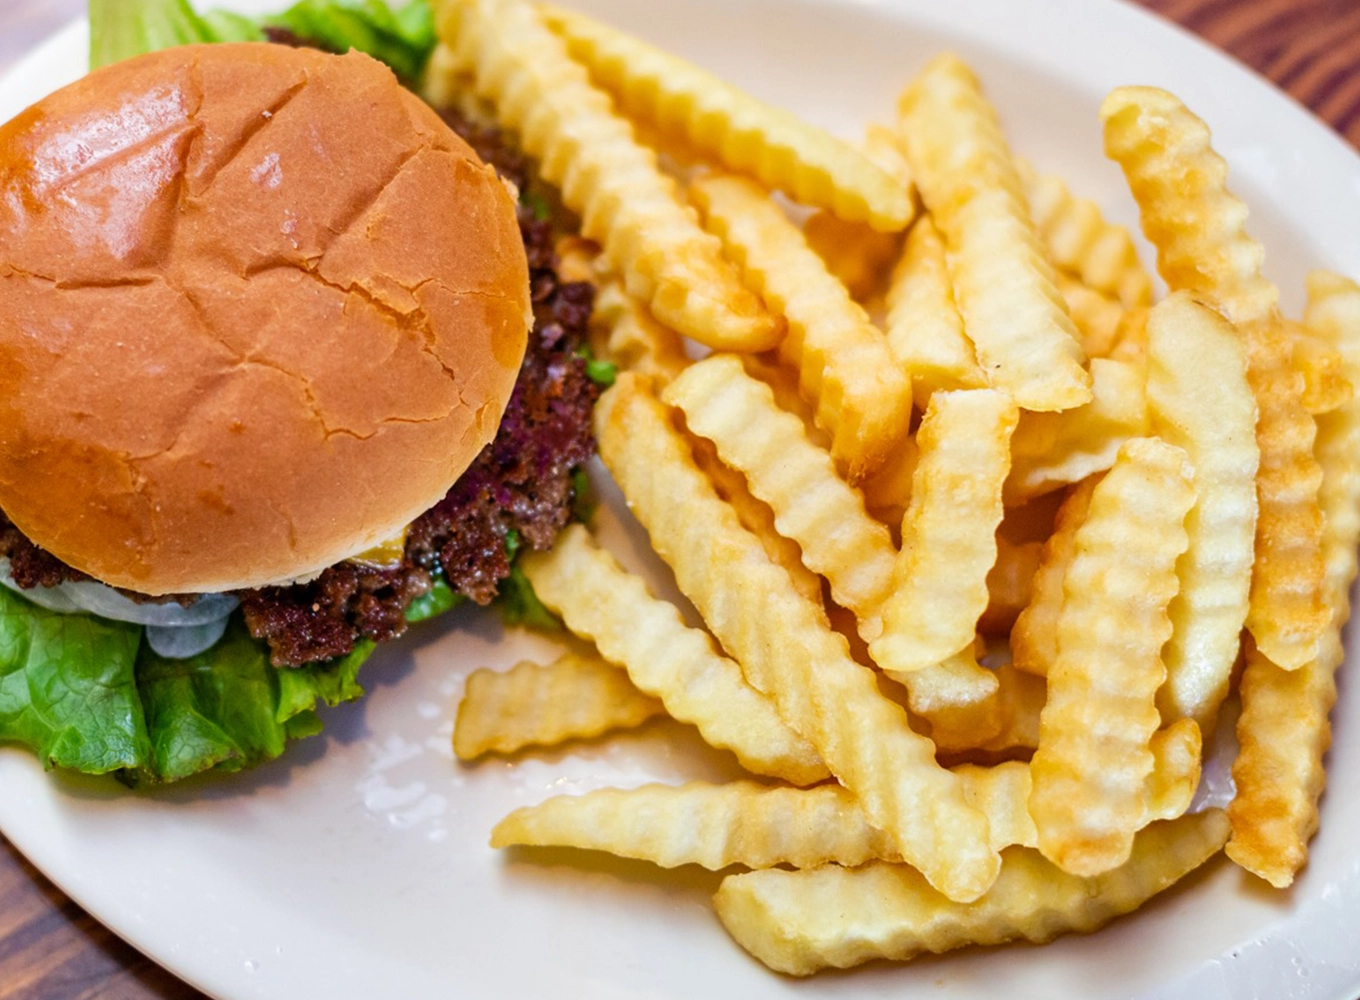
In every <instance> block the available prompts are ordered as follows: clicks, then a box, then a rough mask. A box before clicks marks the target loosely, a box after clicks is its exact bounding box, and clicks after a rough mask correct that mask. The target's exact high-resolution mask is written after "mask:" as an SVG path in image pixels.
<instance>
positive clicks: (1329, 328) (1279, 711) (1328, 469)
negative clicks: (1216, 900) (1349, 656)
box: [1228, 271, 1360, 888]
mask: <svg viewBox="0 0 1360 1000" xmlns="http://www.w3.org/2000/svg"><path fill="white" fill-rule="evenodd" d="M1305 320H1306V322H1307V323H1308V325H1309V326H1310V327H1313V328H1314V329H1317V330H1322V331H1325V332H1326V335H1327V336H1328V338H1329V339H1330V340H1331V341H1332V342H1333V343H1335V344H1336V346H1337V348H1338V349H1339V350H1340V352H1341V357H1342V358H1343V360H1344V365H1345V368H1344V372H1345V375H1346V378H1347V380H1348V381H1350V382H1351V383H1352V384H1360V286H1357V285H1356V284H1355V282H1353V281H1350V280H1349V279H1346V278H1342V277H1340V276H1338V275H1334V274H1328V273H1326V272H1321V271H1320V272H1316V273H1314V274H1311V275H1309V277H1308V310H1307V313H1306V314H1305ZM1317 422H1318V435H1317V445H1316V449H1317V457H1318V461H1319V463H1320V464H1321V466H1322V470H1323V476H1322V488H1321V490H1320V491H1319V493H1318V499H1319V501H1320V503H1321V506H1322V511H1323V514H1324V523H1325V525H1326V529H1325V531H1324V532H1323V536H1322V540H1323V558H1324V564H1325V566H1326V568H1327V573H1326V577H1325V588H1324V593H1325V597H1326V602H1327V606H1328V607H1329V608H1330V610H1331V621H1330V624H1329V625H1328V627H1327V629H1326V631H1325V632H1324V633H1323V635H1322V641H1321V644H1320V646H1319V650H1318V655H1317V657H1316V658H1315V659H1314V660H1313V661H1312V662H1310V663H1307V664H1305V665H1304V666H1303V667H1301V668H1299V669H1298V670H1295V671H1284V670H1280V669H1279V668H1277V667H1276V666H1275V665H1274V664H1272V663H1270V662H1269V661H1268V660H1266V659H1264V658H1262V657H1260V656H1257V655H1254V654H1253V651H1252V649H1251V647H1250V645H1248V648H1247V654H1248V655H1247V666H1246V669H1245V670H1244V671H1243V674H1242V684H1241V695H1242V714H1241V716H1240V717H1239V718H1238V722H1237V740H1238V744H1239V745H1240V747H1241V749H1240V750H1239V752H1238V756H1237V760H1236V761H1235V762H1234V763H1233V781H1234V782H1235V784H1236V786H1237V796H1236V797H1235V798H1234V799H1233V801H1232V803H1231V804H1230V805H1229V808H1228V817H1229V818H1230V819H1231V820H1232V830H1233V833H1232V840H1231V841H1229V845H1228V857H1230V858H1232V859H1233V860H1234V861H1236V862H1237V863H1238V864H1239V865H1241V866H1242V867H1243V868H1246V869H1247V870H1248V871H1251V872H1254V873H1255V874H1257V875H1259V876H1260V877H1261V878H1263V879H1265V880H1266V881H1267V882H1269V883H1271V884H1272V885H1274V886H1277V887H1280V888H1283V887H1284V886H1287V885H1289V884H1290V883H1291V882H1292V881H1293V880H1294V875H1295V874H1296V873H1297V872H1298V871H1299V869H1300V868H1302V867H1303V865H1304V863H1305V862H1306V861H1307V859H1308V842H1309V840H1310V839H1312V836H1313V834H1314V833H1315V832H1316V831H1317V826H1318V799H1319V798H1320V797H1321V795H1322V789H1323V787H1324V785H1325V784H1326V781H1327V772H1326V770H1325V769H1324V768H1323V755H1324V754H1325V753H1326V752H1327V747H1328V746H1329V745H1330V744H1331V727H1330V725H1329V724H1328V721H1327V716H1328V714H1329V713H1330V712H1331V709H1332V705H1333V704H1334V703H1335V701H1336V682H1335V673H1336V670H1337V668H1338V667H1339V666H1340V665H1341V663H1342V661H1343V660H1344V659H1345V649H1344V647H1343V645H1342V637H1341V630H1342V627H1343V626H1344V625H1345V624H1346V621H1347V619H1348V618H1349V617H1350V599H1349V595H1350V587H1351V582H1352V581H1353V580H1354V579H1355V573H1356V546H1357V544H1360V457H1357V456H1360V400H1356V399H1352V400H1351V401H1350V402H1348V403H1346V404H1345V405H1344V406H1342V407H1340V408H1339V409H1336V410H1334V411H1332V412H1330V413H1325V414H1322V415H1321V416H1319V417H1318V418H1317Z"/></svg>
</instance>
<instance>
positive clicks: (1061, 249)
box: [1016, 160, 1152, 353]
mask: <svg viewBox="0 0 1360 1000" xmlns="http://www.w3.org/2000/svg"><path fill="white" fill-rule="evenodd" d="M1016 166H1017V167H1018V168H1019V171H1020V178H1021V180H1022V181H1023V183H1024V186H1025V196H1026V198H1027V199H1028V201H1029V210H1030V215H1031V216H1033V218H1034V228H1035V229H1036V230H1037V231H1038V233H1039V240H1040V242H1041V243H1043V245H1044V249H1045V250H1046V251H1047V252H1048V258H1049V260H1051V261H1052V262H1053V263H1054V265H1055V266H1056V267H1058V268H1060V269H1061V270H1063V271H1066V272H1068V273H1069V274H1071V275H1072V276H1073V277H1074V278H1077V279H1078V280H1079V281H1080V282H1081V283H1082V284H1083V285H1085V286H1086V287H1088V288H1090V289H1091V290H1093V291H1096V292H1099V293H1101V294H1102V295H1105V296H1109V297H1110V298H1112V299H1114V300H1115V301H1116V302H1118V303H1119V305H1120V306H1122V307H1123V308H1125V309H1135V308H1138V307H1139V306H1150V305H1152V278H1151V276H1149V275H1148V273H1147V270H1146V269H1145V268H1144V267H1143V265H1142V263H1141V262H1140V261H1139V260H1138V249H1137V248H1136V247H1135V246H1134V245H1133V237H1132V235H1130V233H1129V231H1128V230H1127V229H1125V228H1124V227H1123V226H1117V225H1115V224H1114V223H1111V222H1107V221H1106V220H1105V217H1104V216H1103V215H1102V214H1101V212H1100V207H1099V206H1098V205H1096V203H1095V202H1093V201H1088V200H1086V199H1085V198H1077V197H1075V196H1073V194H1072V192H1071V191H1069V190H1068V188H1067V183H1066V182H1065V181H1064V180H1063V179H1062V178H1061V177H1055V176H1053V175H1052V174H1040V173H1038V172H1037V171H1036V170H1035V169H1034V168H1033V167H1032V166H1030V165H1029V164H1028V163H1025V162H1024V161H1023V160H1020V161H1017V163H1016ZM1068 301H1069V303H1070V301H1071V300H1070V299H1069V300H1068ZM1072 318H1073V319H1074V320H1076V315H1075V314H1074V315H1073V317H1072ZM1077 325H1078V326H1081V323H1080V321H1079V320H1078V321H1077ZM1088 353H1089V352H1088Z"/></svg>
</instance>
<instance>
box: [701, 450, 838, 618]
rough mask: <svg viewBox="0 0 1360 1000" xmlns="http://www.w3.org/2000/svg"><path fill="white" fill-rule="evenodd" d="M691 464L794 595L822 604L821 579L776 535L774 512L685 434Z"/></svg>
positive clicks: (715, 452)
mask: <svg viewBox="0 0 1360 1000" xmlns="http://www.w3.org/2000/svg"><path fill="white" fill-rule="evenodd" d="M685 436H686V438H687V439H688V440H689V444H690V451H691V452H692V453H693V455H694V464H695V465H697V466H698V467H699V469H700V471H701V472H703V474H704V475H705V476H707V477H708V481H709V482H710V483H711V484H712V485H713V489H714V490H715V491H716V492H717V494H718V496H719V497H721V498H722V499H724V500H726V501H727V503H728V506H730V507H731V508H732V511H733V513H735V514H736V515H737V520H738V521H740V522H741V526H742V527H743V528H745V529H746V530H747V531H749V532H750V533H751V534H753V535H755V536H756V537H757V538H758V539H760V544H761V545H762V546H763V547H764V549H765V554H766V555H768V556H769V557H770V560H771V561H772V562H775V563H778V564H779V565H780V566H783V567H784V569H785V570H787V571H788V574H789V578H790V579H792V580H793V585H794V587H796V588H797V590H798V592H799V593H800V594H802V595H803V596H804V597H806V598H807V599H808V600H809V601H812V602H813V603H814V604H821V603H822V578H821V577H820V576H818V575H817V574H816V573H814V572H813V571H812V570H810V569H808V568H807V566H805V565H804V564H803V550H802V549H801V548H800V547H799V545H798V543H797V542H796V541H795V540H794V539H792V538H788V537H786V536H784V535H781V534H780V533H779V529H778V527H776V525H775V515H774V511H773V510H772V509H771V508H770V505H769V504H767V503H766V502H765V501H764V500H762V499H760V497H758V496H756V495H755V494H754V493H752V492H751V487H750V486H749V484H748V483H747V482H746V476H745V475H744V474H743V473H742V472H741V471H740V470H739V469H734V468H732V467H731V466H730V465H727V464H726V463H725V462H723V460H722V459H721V458H720V457H718V449H717V448H715V447H714V446H713V442H712V441H710V440H708V438H705V437H700V436H698V435H697V434H693V433H689V432H688V431H687V432H686V435H685Z"/></svg>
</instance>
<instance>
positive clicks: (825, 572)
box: [661, 354, 897, 640]
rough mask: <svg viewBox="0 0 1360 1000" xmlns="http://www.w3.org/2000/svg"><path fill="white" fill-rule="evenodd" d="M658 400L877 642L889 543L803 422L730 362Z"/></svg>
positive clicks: (690, 376)
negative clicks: (736, 478) (741, 480)
mask: <svg viewBox="0 0 1360 1000" xmlns="http://www.w3.org/2000/svg"><path fill="white" fill-rule="evenodd" d="M661 398H662V400H663V401H664V402H666V403H668V404H670V405H672V406H675V407H678V408H679V409H680V410H681V411H682V412H683V413H684V415H685V424H686V426H687V427H688V428H689V430H690V431H691V432H693V433H695V434H698V435H700V436H701V437H704V438H707V439H708V440H710V441H712V442H713V444H714V445H715V446H716V448H717V450H718V455H719V457H720V458H721V459H722V461H723V462H725V463H726V464H728V465H730V466H732V467H733V468H735V469H739V470H740V471H741V473H742V474H743V475H744V476H745V477H746V482H747V485H748V486H749V487H750V490H751V492H752V493H753V494H754V495H755V496H757V497H759V498H760V499H761V500H763V501H765V502H766V503H767V504H769V505H770V507H771V509H772V510H773V511H774V524H775V527H776V528H777V529H778V531H779V533H780V534H781V535H783V536H784V537H785V538H791V539H793V540H794V541H795V542H797V543H798V545H799V546H800V547H801V549H802V556H803V562H804V563H805V564H806V565H807V567H808V568H809V569H811V570H813V571H814V572H816V573H820V574H821V575H822V576H824V577H825V578H826V580H827V582H828V583H829V584H830V585H831V596H832V597H833V598H834V599H835V601H836V603H837V604H839V605H841V606H842V607H844V608H848V609H849V610H850V611H853V612H854V613H855V617H856V619H858V621H859V622H860V633H861V635H863V636H864V637H865V638H866V640H868V639H872V638H874V637H875V636H877V635H878V633H879V631H880V628H881V625H880V621H879V618H878V613H879V609H880V608H881V606H882V604H883V600H884V598H885V597H886V596H887V594H888V588H889V587H890V586H891V585H892V580H893V562H894V559H895V557H896V554H897V553H896V551H895V550H894V548H893V544H892V538H891V537H890V536H889V534H888V529H887V528H885V527H884V526H883V525H881V524H879V523H878V522H877V521H875V520H873V519H872V518H871V517H869V515H868V514H867V513H866V512H865V510H864V499H863V497H861V496H860V495H859V494H858V493H857V492H856V491H855V490H854V489H853V488H852V487H850V486H848V485H846V484H845V483H844V482H843V481H842V480H841V479H840V477H839V476H837V475H836V467H835V465H834V464H833V463H832V461H831V456H830V455H828V454H827V453H826V452H824V451H822V450H821V449H820V448H818V447H817V446H816V445H814V444H812V443H811V442H810V441H808V440H807V438H806V437H804V435H803V424H802V421H800V420H799V419H798V418H797V417H795V416H794V415H793V414H791V413H786V412H784V411H783V410H781V409H779V408H778V406H776V405H775V401H774V394H773V393H772V392H771V391H770V389H769V387H768V386H767V385H765V383H763V382H761V381H759V380H758V379H754V378H751V376H749V375H747V374H746V372H745V370H744V369H743V368H742V363H741V361H740V359H738V358H735V357H733V356H732V355H723V354H714V355H710V356H709V357H707V358H705V359H704V360H703V361H699V362H697V363H696V364H694V365H692V366H691V367H690V368H689V369H688V370H687V371H686V372H685V373H684V374H683V375H681V376H680V377H679V378H677V379H676V380H675V381H674V382H672V383H671V384H670V385H668V386H667V387H666V388H665V390H664V391H663V392H662V393H661Z"/></svg>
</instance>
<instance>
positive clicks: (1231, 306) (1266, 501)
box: [1101, 87, 1328, 670]
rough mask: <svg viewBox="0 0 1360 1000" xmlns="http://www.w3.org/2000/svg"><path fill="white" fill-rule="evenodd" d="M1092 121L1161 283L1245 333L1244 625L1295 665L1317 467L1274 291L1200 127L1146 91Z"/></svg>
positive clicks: (1304, 617)
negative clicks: (1249, 554) (1251, 445)
mask: <svg viewBox="0 0 1360 1000" xmlns="http://www.w3.org/2000/svg"><path fill="white" fill-rule="evenodd" d="M1101 118H1102V119H1103V120H1104V122H1105V152H1106V154H1107V155H1108V156H1110V157H1111V158H1112V159H1114V160H1116V161H1117V162H1118V163H1119V165H1120V166H1121V167H1122V168H1123V170H1124V175H1125V177H1126V178H1127V179H1128V183H1129V188H1130V190H1131V191H1132V192H1133V196H1134V198H1135V199H1136V200H1137V202H1138V207H1139V210H1140V212H1141V214H1142V220H1143V231H1144V233H1146V234H1147V237H1148V239H1149V240H1150V241H1151V242H1152V244H1153V245H1154V246H1155V247H1156V248H1157V266H1158V269H1159V270H1160V271H1161V273H1162V277H1163V278H1165V279H1166V283H1167V285H1168V287H1169V288H1170V289H1171V290H1172V291H1178V290H1182V289H1184V290H1186V291H1189V292H1191V293H1193V294H1195V295H1197V296H1199V297H1201V298H1204V299H1207V300H1208V301H1209V302H1210V303H1211V304H1212V305H1214V306H1216V307H1217V308H1218V309H1219V311H1220V312H1222V313H1223V315H1225V316H1226V317H1227V318H1228V319H1229V320H1231V321H1232V322H1233V323H1234V324H1235V325H1236V326H1237V327H1238V328H1239V329H1240V330H1241V331H1242V333H1243V335H1244V337H1245V338H1246V343H1247V379H1248V380H1249V381H1250V383H1251V387H1252V392H1253V393H1254V394H1255V396H1256V404H1257V408H1258V410H1259V417H1258V420H1257V424H1256V439H1257V442H1258V444H1259V446H1260V452H1261V464H1260V472H1259V475H1258V478H1257V482H1256V492H1257V502H1258V516H1257V520H1256V562H1255V566H1254V569H1253V572H1252V581H1251V604H1250V608H1249V610H1248V612H1247V628H1248V629H1249V630H1250V631H1251V634H1252V636H1253V637H1254V638H1255V640H1256V643H1257V647H1258V648H1259V650H1260V652H1261V653H1262V654H1264V655H1265V656H1267V657H1269V658H1270V660H1271V661H1272V662H1274V663H1276V664H1278V665H1279V666H1281V667H1284V668H1285V669H1286V670H1293V669H1296V668H1298V667H1300V666H1302V665H1303V664H1304V663H1306V662H1308V660H1310V659H1311V658H1312V657H1313V655H1314V654H1315V653H1316V652H1317V648H1318V641H1319V638H1320V637H1321V635H1322V632H1323V631H1324V629H1325V628H1326V625H1327V621H1328V612H1327V608H1326V605H1325V603H1324V601H1323V599H1322V585H1323V583H1322V577H1323V566H1322V557H1321V554H1320V553H1321V542H1322V530H1323V525H1322V515H1321V513H1320V511H1319V509H1318V502H1317V491H1318V484H1319V483H1320V482H1321V479H1322V473H1321V470H1320V469H1319V468H1318V464H1317V461H1316V460H1315V459H1314V457H1313V438H1314V434H1315V427H1314V424H1313V418H1312V416H1311V415H1310V414H1309V413H1308V411H1307V410H1306V409H1305V408H1304V406H1303V385H1304V383H1303V376H1302V375H1300V374H1299V373H1298V372H1297V371H1295V370H1294V369H1293V367H1292V366H1291V364H1290V356H1289V345H1288V342H1287V340H1286V339H1285V336H1284V332H1283V328H1282V324H1281V319H1280V313H1279V293H1278V292H1277V291H1276V289H1275V286H1274V285H1272V284H1271V283H1270V282H1269V281H1267V280H1266V279H1265V278H1264V277H1262V275H1261V259H1262V256H1263V251H1262V250H1261V246H1260V244H1258V243H1257V242H1255V241H1254V240H1252V239H1251V238H1250V237H1249V236H1248V235H1247V233H1246V230H1245V228H1244V222H1245V219H1246V214H1247V209H1246V206H1245V205H1243V204H1242V202H1241V201H1240V200H1238V199H1237V198H1236V197H1235V196H1234V195H1233V194H1232V193H1231V192H1229V191H1228V188H1227V174H1228V167H1227V164H1226V163H1225V162H1224V161H1223V158H1222V157H1221V156H1219V155H1218V154H1217V153H1216V152H1214V150H1213V148H1212V147H1211V146H1210V144H1209V129H1208V126H1206V125H1205V124H1204V122H1202V121H1200V119H1198V118H1197V117H1195V115H1193V114H1192V113H1191V112H1190V111H1189V109H1187V108H1186V107H1185V105H1184V104H1182V103H1181V102H1180V101H1179V100H1178V99H1177V98H1176V97H1174V96H1173V95H1171V94H1168V93H1166V91H1163V90H1156V89H1154V88H1151V87H1121V88H1119V89H1117V90H1115V91H1113V92H1112V93H1111V94H1110V95H1109V97H1107V98H1106V99H1105V103H1104V105H1103V106H1102V107H1101Z"/></svg>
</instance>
